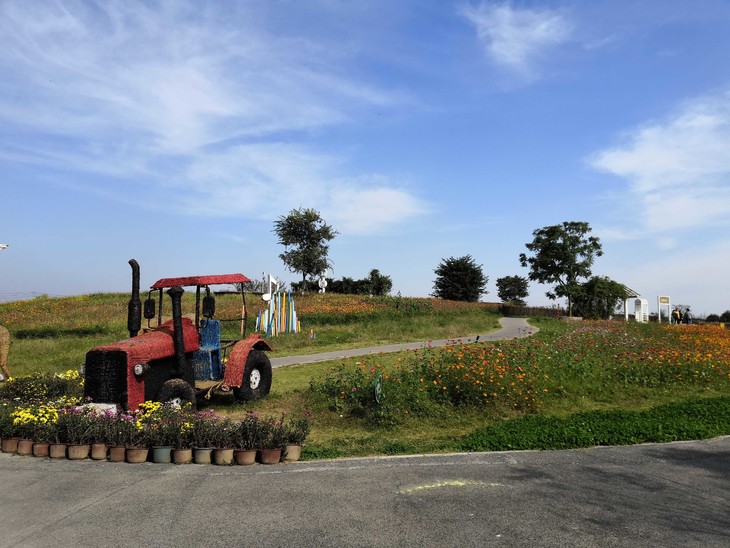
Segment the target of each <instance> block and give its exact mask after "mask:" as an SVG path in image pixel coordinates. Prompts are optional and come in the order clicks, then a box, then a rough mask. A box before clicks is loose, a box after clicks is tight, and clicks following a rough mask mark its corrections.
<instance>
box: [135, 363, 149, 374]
mask: <svg viewBox="0 0 730 548" xmlns="http://www.w3.org/2000/svg"><path fill="white" fill-rule="evenodd" d="M146 369H147V364H144V363H138V364H137V365H135V366H134V374H135V375H137V376H138V377H141V376H142V375H144V372H145V371H146Z"/></svg>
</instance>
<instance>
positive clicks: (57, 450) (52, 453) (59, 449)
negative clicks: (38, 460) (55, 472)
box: [48, 443, 66, 459]
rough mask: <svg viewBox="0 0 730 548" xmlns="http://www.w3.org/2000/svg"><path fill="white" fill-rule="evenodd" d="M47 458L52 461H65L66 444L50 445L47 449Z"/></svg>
mask: <svg viewBox="0 0 730 548" xmlns="http://www.w3.org/2000/svg"><path fill="white" fill-rule="evenodd" d="M48 456H49V457H51V458H52V459H65V458H66V444H65V443H52V444H51V446H50V447H49V448H48Z"/></svg>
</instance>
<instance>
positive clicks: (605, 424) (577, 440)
mask: <svg viewBox="0 0 730 548" xmlns="http://www.w3.org/2000/svg"><path fill="white" fill-rule="evenodd" d="M729 433H730V397H719V398H708V399H702V400H690V401H682V402H674V403H669V404H664V405H659V406H657V407H654V408H651V409H648V410H644V411H626V410H595V411H586V412H581V413H575V414H573V415H569V416H568V417H554V416H539V415H532V416H524V417H520V418H517V419H513V420H509V421H505V422H502V423H498V424H492V425H489V426H486V427H483V428H480V429H478V430H476V431H475V432H473V433H471V434H469V435H468V436H466V437H465V438H464V439H463V440H462V442H461V443H460V444H459V449H461V450H463V451H505V450H522V449H568V448H573V447H592V446H596V445H627V444H635V443H645V442H668V441H677V440H689V439H705V438H711V437H715V436H720V435H725V434H729Z"/></svg>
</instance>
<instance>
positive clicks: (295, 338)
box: [0, 292, 499, 375]
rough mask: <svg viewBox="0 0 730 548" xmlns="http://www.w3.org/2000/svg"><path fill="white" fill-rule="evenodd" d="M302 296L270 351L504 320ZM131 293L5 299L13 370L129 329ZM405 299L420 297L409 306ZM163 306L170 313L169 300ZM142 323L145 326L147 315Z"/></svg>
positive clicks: (229, 312)
mask: <svg viewBox="0 0 730 548" xmlns="http://www.w3.org/2000/svg"><path fill="white" fill-rule="evenodd" d="M327 297H328V299H326V300H325V302H329V301H333V302H334V303H336V304H337V303H338V300H339V299H338V296H336V295H332V296H327ZM299 300H300V301H301V302H302V305H303V308H304V309H305V312H304V313H302V314H300V317H301V322H302V330H303V332H302V333H297V334H291V333H289V334H282V335H279V336H278V337H270V338H268V339H267V340H268V341H269V343H270V344H271V346H272V347H273V349H274V353H273V354H272V357H273V356H290V355H304V354H314V353H318V352H328V351H332V350H341V349H347V348H359V347H364V346H371V345H380V344H391V343H398V342H412V341H420V340H428V339H445V338H451V337H459V336H468V335H476V334H479V333H487V332H490V331H494V330H495V329H497V328H498V326H499V324H498V321H497V316H496V315H495V314H494V313H491V312H489V311H488V310H486V309H485V308H483V307H478V306H474V307H463V308H462V307H459V308H458V309H455V310H453V309H448V308H446V309H434V308H433V307H432V306H431V304H430V303H431V300H430V299H401V298H382V297H381V298H373V299H370V298H368V297H362V299H361V300H362V301H363V303H362V304H360V305H359V306H360V308H361V310H360V309H355V310H354V311H353V312H347V313H337V312H333V313H326V312H319V311H317V306H318V303H319V301H321V300H322V299H321V296H317V297H316V301H315V302H314V303H310V302H309V300H310V298H309V297H302V298H300V299H299ZM128 301H129V295H125V294H94V295H83V296H78V297H63V298H48V297H38V298H35V299H31V300H28V301H17V302H10V303H0V325H3V326H5V327H7V329H8V330H9V331H10V335H11V338H12V346H11V351H10V357H9V365H10V368H11V372H12V373H13V375H30V374H32V373H38V372H47V373H59V372H63V371H66V370H68V369H78V368H79V367H80V366H81V365H82V364H83V362H84V359H85V355H86V352H88V351H89V350H91V349H92V348H95V347H96V346H101V345H104V344H109V343H112V342H115V341H118V340H122V339H125V338H127V337H128V332H127V303H128ZM247 303H248V307H249V321H248V324H247V331H248V332H249V333H251V332H253V328H254V322H255V315H256V312H257V310H258V307H259V306H260V305H259V302H258V301H256V299H255V298H253V297H249V298H248V299H247ZM404 303H421V304H418V305H413V304H410V305H409V306H406V305H405V304H404ZM158 306H159V303H158ZM164 306H165V308H164V309H163V316H165V317H166V316H167V314H168V313H169V307H170V305H169V302H168V301H166V302H165V303H164ZM240 307H241V300H240V296H236V295H219V296H218V297H217V303H216V309H217V317H218V318H224V319H226V318H235V317H239V316H240ZM409 307H410V308H409ZM414 307H415V308H414ZM307 310H309V311H308V312H307ZM414 310H415V311H414ZM192 311H194V295H193V294H192V293H190V292H188V293H186V294H185V295H184V298H183V312H184V313H190V312H192ZM338 315H339V317H341V318H344V319H346V320H347V321H344V322H343V323H335V322H333V320H332V318H333V317H337V316H338ZM143 326H146V322H144V321H143ZM222 329H223V337H224V338H236V337H238V336H240V322H236V321H226V322H223V326H222ZM310 330H314V332H315V333H316V338H310V337H309V333H310Z"/></svg>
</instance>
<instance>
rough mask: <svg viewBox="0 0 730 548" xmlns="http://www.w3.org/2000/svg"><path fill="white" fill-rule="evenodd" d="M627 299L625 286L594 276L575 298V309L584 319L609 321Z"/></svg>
mask: <svg viewBox="0 0 730 548" xmlns="http://www.w3.org/2000/svg"><path fill="white" fill-rule="evenodd" d="M627 297H628V293H627V291H626V287H625V286H624V285H622V284H620V283H618V282H616V281H614V280H612V279H611V278H608V277H606V276H593V277H592V278H591V279H589V280H588V281H587V282H586V283H584V284H582V285H581V290H580V291H579V292H578V293H576V294H575V295H574V296H573V308H574V310H575V311H576V313H577V314H578V315H579V316H583V317H584V318H590V319H593V320H607V319H609V318H610V317H611V315H612V314H613V312H614V310H616V307H617V306H618V305H619V304H621V303H622V302H624V301H625V300H626V299H627Z"/></svg>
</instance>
